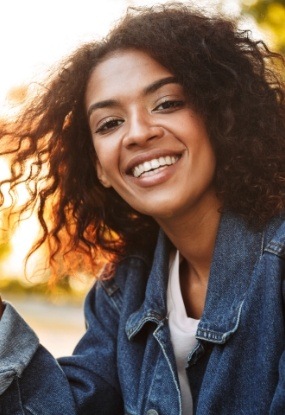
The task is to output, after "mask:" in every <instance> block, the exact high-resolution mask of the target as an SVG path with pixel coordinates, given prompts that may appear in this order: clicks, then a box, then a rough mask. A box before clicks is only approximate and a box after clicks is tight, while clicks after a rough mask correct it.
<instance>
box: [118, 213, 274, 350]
mask: <svg viewBox="0 0 285 415" xmlns="http://www.w3.org/2000/svg"><path fill="white" fill-rule="evenodd" d="M279 225H280V220H275V221H272V222H271V223H270V225H268V227H267V229H266V230H264V231H259V232H258V231H255V232H254V231H252V230H251V229H249V227H248V226H247V224H246V223H245V222H244V220H243V219H241V218H239V217H237V216H234V215H232V214H229V213H224V214H223V215H222V218H221V222H220V225H219V230H218V234H217V238H216V243H215V249H214V254H213V260H212V265H211V271H210V278H209V283H208V292H207V296H206V302H205V308H204V312H203V315H202V318H201V320H200V323H199V325H198V330H197V334H196V337H197V338H200V339H202V340H205V341H209V342H213V343H225V342H226V341H227V340H228V338H229V337H230V336H231V334H232V333H234V332H235V331H236V330H237V328H238V324H239V318H240V313H241V309H242V304H243V300H244V297H245V294H246V291H247V288H248V286H249V283H250V279H251V275H252V272H253V269H254V266H255V263H256V262H257V260H258V259H259V258H260V257H261V255H262V253H263V250H264V244H265V243H266V242H267V241H269V239H270V238H271V237H272V235H273V234H274V232H275V230H276V228H277V227H278V226H279ZM170 247H171V243H170V242H169V241H168V239H167V237H166V236H165V234H164V233H163V232H162V231H160V233H159V237H158V242H157V246H156V250H155V254H154V260H153V264H152V268H151V272H150V275H149V278H148V283H147V287H146V294H145V300H144V302H143V304H142V305H141V307H140V308H139V310H137V311H136V312H134V313H133V314H131V315H130V317H129V319H128V321H127V324H126V333H127V336H128V338H129V339H132V338H133V337H134V336H135V335H136V334H137V333H138V332H139V331H140V330H141V329H142V328H143V326H144V325H145V324H146V323H147V322H154V323H156V324H157V325H160V324H163V321H164V320H165V318H166V317H167V305H166V291H167V281H168V270H169V252H170Z"/></svg>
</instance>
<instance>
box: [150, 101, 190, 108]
mask: <svg viewBox="0 0 285 415" xmlns="http://www.w3.org/2000/svg"><path fill="white" fill-rule="evenodd" d="M183 106H184V101H170V100H169V101H164V102H162V103H161V104H159V105H158V106H157V107H155V108H154V111H164V110H172V109H176V108H182V107H183Z"/></svg>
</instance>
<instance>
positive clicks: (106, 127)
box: [95, 118, 124, 134]
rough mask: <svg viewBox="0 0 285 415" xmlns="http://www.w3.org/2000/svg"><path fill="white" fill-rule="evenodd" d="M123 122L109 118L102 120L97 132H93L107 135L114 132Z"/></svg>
mask: <svg viewBox="0 0 285 415" xmlns="http://www.w3.org/2000/svg"><path fill="white" fill-rule="evenodd" d="M123 122H124V120H122V119H120V118H109V119H106V120H104V121H103V122H102V123H100V125H99V127H98V128H97V130H95V133H99V134H107V133H108V132H109V131H112V130H114V129H115V128H117V127H118V126H119V125H121V124H122V123H123Z"/></svg>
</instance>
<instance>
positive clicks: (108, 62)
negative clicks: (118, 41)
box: [86, 50, 172, 105]
mask: <svg viewBox="0 0 285 415" xmlns="http://www.w3.org/2000/svg"><path fill="white" fill-rule="evenodd" d="M169 76H172V73H171V72H170V71H169V70H168V69H167V68H165V67H164V66H162V65H161V64H160V63H159V62H157V61H156V60H155V59H153V58H152V57H151V56H149V55H148V54H147V53H145V52H142V51H138V50H127V51H120V52H116V53H114V54H112V55H111V56H109V57H107V58H106V59H105V60H103V61H102V62H101V63H99V64H98V65H97V66H96V67H95V69H94V70H93V72H92V73H91V75H90V78H89V81H88V84H87V88H86V104H87V105H88V104H89V103H90V100H91V101H92V100H94V99H96V100H103V99H110V98H112V97H114V96H117V95H121V94H126V93H133V92H139V90H140V89H143V88H144V87H146V86H147V85H149V84H151V83H152V82H154V81H155V80H158V79H161V78H164V77H169Z"/></svg>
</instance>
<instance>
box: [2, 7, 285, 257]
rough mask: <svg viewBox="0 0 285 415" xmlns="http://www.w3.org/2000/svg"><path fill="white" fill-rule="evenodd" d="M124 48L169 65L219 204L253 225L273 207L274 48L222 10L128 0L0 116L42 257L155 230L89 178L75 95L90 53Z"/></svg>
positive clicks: (80, 101)
mask: <svg viewBox="0 0 285 415" xmlns="http://www.w3.org/2000/svg"><path fill="white" fill-rule="evenodd" d="M129 48H132V49H133V48H135V49H139V50H142V51H144V52H146V53H148V54H149V55H150V56H151V57H153V58H154V59H155V60H156V61H158V62H159V63H160V64H161V65H163V66H164V67H166V68H167V69H169V70H170V71H171V72H172V73H173V74H174V75H175V77H176V78H177V79H178V81H179V82H180V83H181V85H182V86H183V88H184V90H185V93H186V95H187V97H188V99H189V101H190V102H191V104H192V106H193V108H194V109H195V111H197V113H199V114H200V115H202V117H203V118H204V120H205V124H206V128H207V131H208V134H209V137H210V139H211V142H212V145H213V148H214V151H215V155H216V159H217V167H216V174H215V187H216V191H217V194H218V196H219V197H220V198H221V200H222V201H223V208H224V209H226V210H229V211H231V212H234V213H236V214H239V215H242V216H243V217H244V218H245V219H246V220H247V221H248V223H249V224H250V225H254V226H263V225H264V224H265V223H266V222H267V221H268V220H269V219H270V218H271V217H272V216H273V215H276V214H279V213H281V212H283V210H284V202H285V197H284V183H285V104H284V85H283V84H282V82H281V77H280V75H279V74H278V68H279V69H280V68H283V69H284V66H283V67H282V65H284V62H283V60H282V57H281V56H280V55H278V54H277V53H273V52H272V51H270V50H269V49H268V48H267V46H266V45H265V44H264V43H263V42H262V41H255V40H253V39H251V36H250V32H249V31H246V30H239V29H238V26H237V22H235V21H233V20H231V19H228V18H225V17H221V16H214V17H213V16H212V17H209V16H206V15H203V14H202V13H200V12H198V11H196V10H195V11H194V10H192V9H191V8H190V7H187V6H185V5H182V4H177V3H176V4H170V5H167V6H165V5H164V6H161V5H160V6H156V7H150V8H136V9H134V8H130V9H129V10H128V12H127V13H126V15H125V17H124V18H123V19H122V20H121V21H120V22H119V23H118V25H117V26H116V27H115V28H114V29H113V30H112V31H111V32H110V33H109V35H108V36H107V37H106V38H104V39H103V40H101V41H95V42H91V43H88V44H84V45H82V46H81V47H79V48H78V49H77V50H76V51H75V52H74V53H73V54H72V55H71V56H69V57H68V58H67V59H66V60H65V61H64V62H63V63H62V64H61V66H60V68H59V70H57V71H56V73H55V75H54V76H52V77H51V79H49V82H48V83H47V85H46V87H45V89H44V90H43V92H42V93H41V94H39V95H38V96H37V97H36V98H35V99H34V100H33V101H32V102H31V103H30V104H29V105H28V106H27V107H26V109H25V110H24V111H23V112H22V114H21V115H20V116H19V118H18V119H17V121H16V123H14V124H13V125H12V126H11V125H8V124H6V125H4V126H3V134H2V135H3V138H2V141H3V140H4V143H5V147H4V151H3V152H2V154H9V156H10V158H11V165H12V168H11V170H12V176H11V178H10V179H9V180H8V181H9V183H10V186H11V191H12V193H13V191H14V189H16V187H17V185H18V184H19V183H20V182H23V181H24V182H25V183H26V186H27V187H28V189H29V192H30V199H29V200H28V202H27V203H26V204H25V205H24V206H23V207H22V212H24V211H25V210H26V209H28V208H30V207H31V206H32V207H34V208H36V209H37V213H38V218H39V221H40V223H41V226H42V230H43V234H42V236H41V237H40V239H39V240H38V241H37V243H36V244H35V246H34V248H33V250H35V249H37V248H38V247H39V246H41V245H42V244H44V243H45V242H47V243H48V245H49V247H50V261H51V263H53V261H54V260H55V258H56V255H57V254H58V253H60V252H65V253H66V252H67V251H71V252H74V251H78V250H81V251H84V252H85V253H86V255H87V257H89V258H90V259H91V260H92V258H94V252H95V253H97V252H98V251H102V252H105V253H110V254H114V255H115V256H116V257H118V256H120V255H122V254H123V253H124V252H125V251H126V250H128V248H129V247H133V246H142V247H144V248H146V247H147V246H148V247H150V246H151V244H150V241H155V238H156V234H157V230H158V226H157V225H156V223H155V222H154V221H153V220H152V218H150V217H146V216H143V215H141V214H140V213H139V212H136V211H134V210H133V209H132V208H131V207H130V206H129V205H128V204H127V203H126V202H125V201H124V200H122V199H121V197H120V196H119V195H118V194H116V192H115V191H114V190H113V189H105V188H104V187H103V186H102V185H101V183H100V182H99V180H98V178H97V175H96V169H95V160H96V154H95V150H94V147H93V144H92V140H91V135H90V131H89V126H88V122H87V117H86V110H85V105H84V97H85V90H86V85H87V83H88V79H89V77H90V74H91V72H92V71H93V69H94V68H95V67H96V65H98V63H100V62H101V61H102V60H104V59H106V58H107V57H108V56H110V55H111V54H112V53H113V52H115V51H120V50H125V49H129ZM280 62H281V65H280ZM7 137H8V138H9V140H8V142H9V146H8V147H7V140H6V139H7ZM7 149H8V150H7ZM27 165H28V166H29V173H28V175H27V173H26V172H27ZM2 184H3V182H2ZM2 197H3V195H2ZM66 235H67V236H68V238H67V239H68V242H66Z"/></svg>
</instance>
